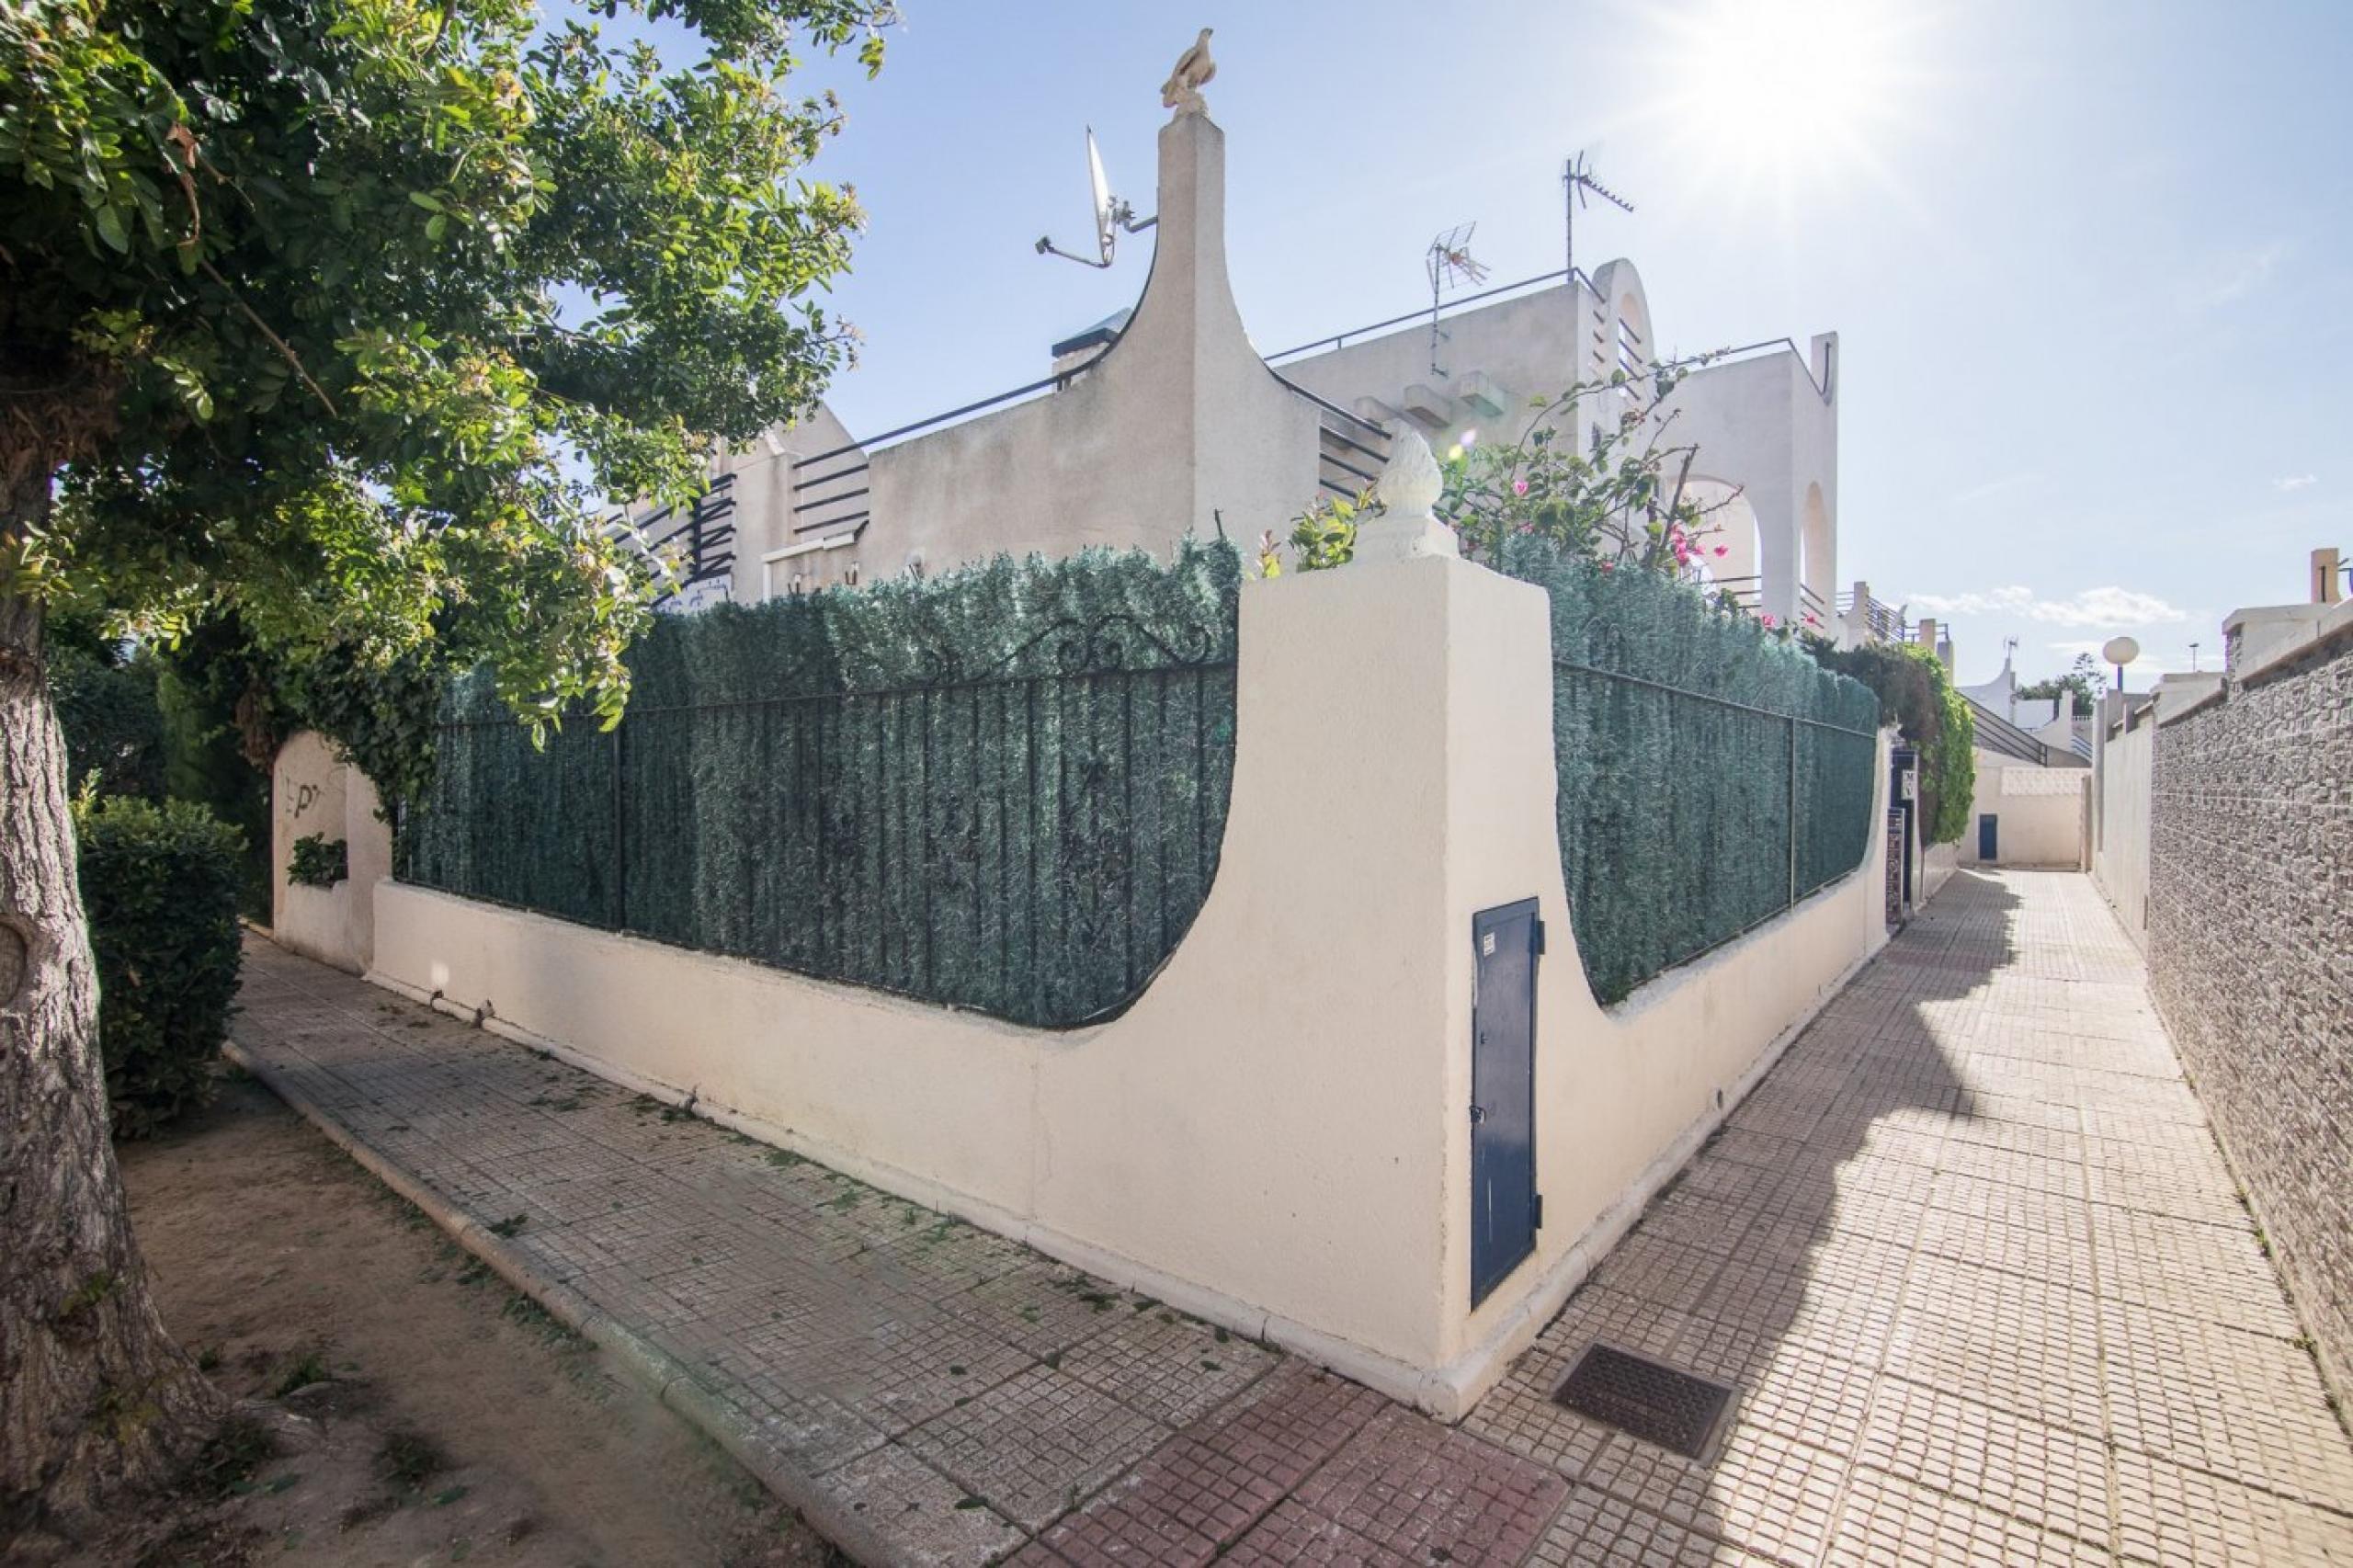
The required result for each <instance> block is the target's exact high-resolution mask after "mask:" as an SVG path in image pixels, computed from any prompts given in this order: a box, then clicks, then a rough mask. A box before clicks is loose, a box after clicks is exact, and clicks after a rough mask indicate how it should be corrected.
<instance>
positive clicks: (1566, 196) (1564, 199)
mask: <svg viewBox="0 0 2353 1568" xmlns="http://www.w3.org/2000/svg"><path fill="white" fill-rule="evenodd" d="M1588 191H1590V192H1592V193H1593V194H1594V195H1596V196H1597V197H1599V198H1601V199H1602V200H1604V201H1607V202H1608V203H1609V204H1610V205H1611V206H1612V207H1615V208H1617V209H1618V210H1620V212H1626V213H1631V212H1632V211H1633V210H1634V204H1633V203H1632V202H1631V201H1629V200H1627V199H1625V198H1624V197H1622V196H1620V195H1619V194H1618V193H1617V192H1616V191H1614V190H1612V189H1610V188H1609V187H1608V186H1606V185H1604V184H1602V183H1601V182H1600V181H1599V180H1597V179H1596V178H1594V177H1593V169H1592V167H1591V166H1590V165H1587V164H1586V161H1585V154H1584V153H1578V154H1577V155H1576V156H1575V157H1574V158H1571V159H1570V160H1568V162H1566V163H1564V164H1563V165H1561V267H1562V270H1563V271H1564V272H1566V273H1567V274H1568V275H1569V281H1570V282H1572V283H1574V282H1575V281H1576V276H1577V209H1578V208H1580V207H1583V206H1584V205H1585V204H1586V192H1588Z"/></svg>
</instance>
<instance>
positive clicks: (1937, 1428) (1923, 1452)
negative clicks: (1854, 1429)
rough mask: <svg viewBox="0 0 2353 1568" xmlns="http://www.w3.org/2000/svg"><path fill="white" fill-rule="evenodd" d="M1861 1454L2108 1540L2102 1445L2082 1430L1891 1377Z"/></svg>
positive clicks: (1922, 1479)
mask: <svg viewBox="0 0 2353 1568" xmlns="http://www.w3.org/2000/svg"><path fill="white" fill-rule="evenodd" d="M1859 1458H1860V1459H1861V1460H1862V1461H1863V1462H1864V1463H1866V1464H1868V1465H1870V1466H1872V1467H1873V1468H1875V1469H1878V1470H1881V1471H1886V1472H1888V1473H1889V1474H1891V1475H1894V1476H1897V1477H1900V1478H1902V1479H1903V1480H1905V1481H1910V1482H1916V1483H1919V1484H1921V1485H1924V1486H1927V1487H1930V1488H1932V1489H1933V1490H1936V1491H1938V1492H1948V1493H1953V1494H1959V1495H1961V1496H1966V1497H1970V1498H1972V1499H1973V1500H1975V1501H1977V1502H1979V1503H1983V1504H1984V1505H1986V1506H1990V1507H1993V1508H1996V1509H1998V1510H2000V1511H2001V1512H2004V1513H2008V1514H2015V1515H2017V1516H2018V1517H2021V1518H2024V1519H2028V1520H2030V1521H2031V1522H2033V1523H2035V1524H2037V1525H2040V1526H2042V1527H2043V1528H2046V1529H2054V1530H2059V1531H2062V1532H2063V1533H2065V1534H2067V1535H2071V1536H2074V1537H2075V1538H2076V1539H2077V1540H2084V1541H2088V1542H2090V1543H2092V1544H2093V1545H2097V1546H2105V1545H2106V1544H2107V1543H2108V1540H2109V1528H2108V1520H2109V1484H2108V1452H2107V1449H2106V1448H2105V1447H2104V1446H2103V1445H2102V1444H2101V1443H2100V1442H2099V1440H2098V1439H2097V1438H2096V1437H2086V1435H2084V1434H2083V1433H2080V1432H2074V1431H2070V1430H2068V1429H2067V1428H2065V1427H2061V1426H2044V1425H2043V1424H2042V1423H2040V1422H2039V1421H2030V1420H2028V1419H2027V1418H2025V1417H2024V1416H2020V1415H2013V1414H2011V1413H2010V1412H2008V1411H2006V1410H2000V1409H1996V1408H1995V1406H1993V1405H1990V1404H1981V1403H1977V1402H1976V1401H1974V1400H1968V1399H1962V1398H1960V1397H1958V1396H1956V1395H1953V1394H1949V1393H1945V1392H1940V1391H1938V1390H1936V1389H1929V1388H1922V1387H1920V1386H1919V1385H1918V1384H1915V1383H1908V1382H1905V1381H1903V1380H1902V1379H1900V1378H1888V1379H1885V1380H1883V1381H1881V1383H1880V1385H1879V1392H1878V1394H1877V1396H1876V1397H1875V1398H1874V1399H1873V1401H1872V1403H1871V1414H1870V1424H1869V1425H1868V1426H1866V1428H1865V1429H1864V1432H1863V1437H1862V1444H1861V1448H1860V1450H1859Z"/></svg>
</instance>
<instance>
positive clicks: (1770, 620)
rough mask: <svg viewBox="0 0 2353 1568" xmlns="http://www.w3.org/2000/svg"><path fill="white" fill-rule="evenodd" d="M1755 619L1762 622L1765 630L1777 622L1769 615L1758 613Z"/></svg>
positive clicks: (1769, 629) (1771, 627)
mask: <svg viewBox="0 0 2353 1568" xmlns="http://www.w3.org/2000/svg"><path fill="white" fill-rule="evenodd" d="M1756 619H1758V620H1760V621H1762V622H1764V625H1765V630H1766V631H1772V630H1773V628H1774V626H1775V625H1777V624H1778V623H1777V622H1776V621H1775V620H1774V619H1773V618H1772V617H1771V616H1770V615H1760V616H1758V617H1757V618H1756Z"/></svg>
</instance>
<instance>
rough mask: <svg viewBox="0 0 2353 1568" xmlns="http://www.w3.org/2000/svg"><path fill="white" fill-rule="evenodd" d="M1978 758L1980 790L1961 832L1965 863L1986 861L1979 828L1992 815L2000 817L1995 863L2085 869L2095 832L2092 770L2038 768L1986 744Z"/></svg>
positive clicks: (1982, 862)
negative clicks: (1980, 847)
mask: <svg viewBox="0 0 2353 1568" xmlns="http://www.w3.org/2000/svg"><path fill="white" fill-rule="evenodd" d="M1976 758H1977V790H1976V793H1975V794H1974V795H1973V796H1972V798H1971V800H1970V803H1969V828H1968V831H1967V832H1965V833H1963V834H1962V835H1961V864H1962V865H1964V866H1976V865H1981V864H1986V863H1987V862H1984V861H1983V860H1982V859H1981V858H1979V856H1978V853H1977V827H1978V823H1979V821H1980V820H1981V819H1982V818H1984V817H1985V816H1986V815H1988V814H1989V813H1990V814H1992V815H1994V816H1995V817H1996V818H1998V819H1999V820H1998V821H1997V822H1996V824H1995V830H1994V859H1993V860H1992V862H1990V863H1991V864H1993V865H1996V866H2021V867H2040V868H2045V869H2065V870H2071V871H2080V870H2082V869H2084V867H2085V865H2086V846H2087V844H2088V843H2089V838H2090V832H2091V815H2090V804H2089V802H2090V786H2091V777H2092V776H2091V770H2090V769H2088V768H2083V767H2035V766H2033V765H2032V764H2031V763H2025V762H2020V761H2019V760H2018V758H2016V757H2013V756H2003V755H2002V754H2001V753H2000V752H1994V751H1987V750H1986V749H1985V748H1984V747H1983V746H1980V747H1978V748H1977V751H1976Z"/></svg>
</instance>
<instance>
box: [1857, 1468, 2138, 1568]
mask: <svg viewBox="0 0 2353 1568" xmlns="http://www.w3.org/2000/svg"><path fill="white" fill-rule="evenodd" d="M1822 1561H1823V1562H1824V1563H1825V1564H1830V1565H1833V1568H1846V1565H1847V1564H1869V1565H1870V1568H1884V1565H1894V1564H1904V1565H1910V1564H1915V1563H1916V1564H1919V1565H1920V1568H1949V1565H1950V1564H1954V1563H1967V1564H1971V1565H1972V1568H1974V1565H1976V1564H1984V1565H1986V1568H1994V1565H1996V1564H2008V1563H2029V1562H2031V1563H2067V1564H2075V1563H2080V1564H2083V1565H2084V1568H2093V1565H2095V1564H2097V1565H2101V1568H2105V1565H2106V1564H2107V1563H2108V1562H2109V1561H2110V1559H2109V1554H2108V1551H2107V1550H2106V1549H2105V1548H2103V1547H2096V1546H2092V1545H2088V1544H2086V1543H2085V1542H2082V1541H2078V1540H2075V1539H2074V1538H2072V1537H2070V1536H2064V1535H2060V1534H2058V1533H2056V1532H2055V1531H2052V1530H2046V1529H2041V1528H2038V1527H2037V1526H2035V1525H2033V1524H2030V1523H2029V1522H2028V1521H2026V1520H2024V1519H2020V1518H2015V1517H2011V1516H2009V1515H2007V1514H2003V1513H1999V1512H1997V1511H1995V1510H1994V1509H1992V1508H1987V1507H1984V1506H1980V1505H1978V1504H1975V1503H1972V1502H1970V1501H1969V1500H1968V1499H1966V1498H1962V1497H1955V1496H1949V1495H1947V1494H1944V1493H1940V1492H1936V1491H1933V1490H1931V1489H1929V1488H1927V1487H1925V1486H1921V1485H1918V1484H1916V1483H1912V1482H1908V1481H1904V1480H1901V1479H1899V1478H1897V1477H1895V1476H1892V1475H1887V1474H1883V1473H1882V1472H1881V1471H1874V1470H1870V1469H1869V1468H1864V1469H1859V1470H1858V1471H1856V1472H1855V1475H1854V1479H1853V1480H1852V1482H1850V1483H1848V1486H1847V1499H1846V1502H1845V1504H1844V1506H1842V1507H1841V1509H1840V1511H1839V1515H1838V1522H1837V1528H1836V1534H1835V1535H1834V1537H1833V1538H1832V1540H1831V1543H1830V1549H1829V1551H1826V1552H1825V1553H1824V1555H1823V1558H1822Z"/></svg>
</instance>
